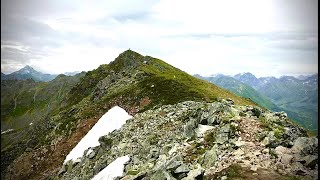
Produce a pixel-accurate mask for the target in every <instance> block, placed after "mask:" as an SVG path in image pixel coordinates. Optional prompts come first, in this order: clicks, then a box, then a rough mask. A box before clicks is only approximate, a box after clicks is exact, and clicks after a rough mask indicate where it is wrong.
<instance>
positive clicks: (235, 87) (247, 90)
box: [196, 74, 281, 111]
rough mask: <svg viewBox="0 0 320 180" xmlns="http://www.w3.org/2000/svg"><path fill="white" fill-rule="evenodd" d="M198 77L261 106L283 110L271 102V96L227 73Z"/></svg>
mask: <svg viewBox="0 0 320 180" xmlns="http://www.w3.org/2000/svg"><path fill="white" fill-rule="evenodd" d="M196 77H198V78H201V79H204V80H207V81H209V82H211V83H213V84H215V85H217V86H219V87H222V88H225V89H227V90H229V91H231V92H233V93H235V94H236V95H238V96H241V97H245V98H250V99H251V100H252V101H254V102H256V103H257V104H259V105H260V106H262V107H264V108H267V109H269V110H272V111H281V109H280V108H278V107H277V106H276V105H275V104H274V103H272V102H271V100H270V99H269V98H267V97H266V96H264V95H262V94H260V93H259V92H258V91H256V90H255V89H253V88H252V87H251V86H249V85H247V84H245V83H242V82H241V81H239V80H237V79H235V78H233V77H230V76H225V75H222V74H220V75H217V76H211V77H202V76H200V75H198V76H196Z"/></svg>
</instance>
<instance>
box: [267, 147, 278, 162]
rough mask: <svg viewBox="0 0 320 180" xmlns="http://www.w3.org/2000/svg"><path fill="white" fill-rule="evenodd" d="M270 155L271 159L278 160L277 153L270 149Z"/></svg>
mask: <svg viewBox="0 0 320 180" xmlns="http://www.w3.org/2000/svg"><path fill="white" fill-rule="evenodd" d="M269 154H270V155H271V157H273V158H275V159H276V158H278V155H277V153H276V151H275V150H274V149H272V148H269Z"/></svg>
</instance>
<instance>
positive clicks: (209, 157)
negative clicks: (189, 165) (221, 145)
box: [202, 145, 218, 168]
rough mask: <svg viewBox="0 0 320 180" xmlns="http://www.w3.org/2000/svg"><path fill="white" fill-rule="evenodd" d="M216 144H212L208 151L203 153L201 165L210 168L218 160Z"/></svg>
mask: <svg viewBox="0 0 320 180" xmlns="http://www.w3.org/2000/svg"><path fill="white" fill-rule="evenodd" d="M217 153H218V146H217V145H214V146H213V147H212V149H211V150H210V151H207V152H206V153H205V155H204V159H203V164H202V166H203V167H205V168H210V167H212V166H213V165H214V163H215V162H216V161H217V160H218V154H217Z"/></svg>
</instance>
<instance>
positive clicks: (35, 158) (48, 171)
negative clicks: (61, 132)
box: [5, 119, 98, 180]
mask: <svg viewBox="0 0 320 180" xmlns="http://www.w3.org/2000/svg"><path fill="white" fill-rule="evenodd" d="M97 121H98V119H87V120H85V121H83V122H82V124H81V126H80V127H79V128H77V129H76V130H75V132H74V133H73V134H72V135H71V136H70V137H69V138H68V139H62V140H61V141H59V142H58V143H57V145H56V148H55V149H54V150H51V147H50V146H47V147H45V148H41V149H36V150H34V151H31V152H25V153H23V154H22V155H21V156H20V157H18V158H17V159H16V160H14V162H13V163H12V164H11V165H10V166H9V167H8V172H7V173H6V176H5V179H14V180H18V179H26V180H27V179H28V180H30V179H37V180H38V179H48V178H49V177H52V176H53V175H56V174H57V173H58V171H59V169H60V168H61V166H62V164H63V161H64V159H65V157H66V155H67V154H68V153H69V152H70V151H71V150H72V148H74V147H75V146H76V144H77V143H78V142H79V141H80V140H81V139H82V138H83V137H84V136H85V135H86V134H87V132H88V131H89V130H90V129H91V128H92V126H93V125H94V124H95V123H96V122H97ZM44 149H47V152H45V151H44Z"/></svg>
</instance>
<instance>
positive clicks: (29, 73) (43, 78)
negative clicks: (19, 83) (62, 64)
mask: <svg viewBox="0 0 320 180" xmlns="http://www.w3.org/2000/svg"><path fill="white" fill-rule="evenodd" d="M78 73H80V71H75V72H65V73H63V74H65V75H67V76H74V75H76V74H78ZM57 76H58V74H47V73H42V72H39V71H36V70H35V69H34V68H32V67H31V66H29V65H27V66H25V67H23V68H22V69H20V70H18V71H15V72H13V73H11V74H8V75H6V74H4V73H2V72H1V80H14V79H16V80H26V79H33V80H34V81H36V82H48V81H51V80H53V79H54V78H56V77H57Z"/></svg>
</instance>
